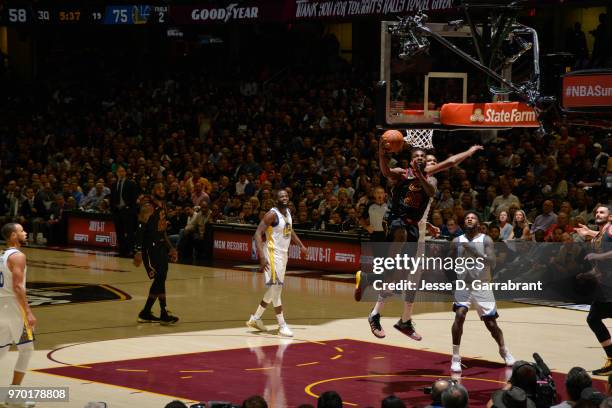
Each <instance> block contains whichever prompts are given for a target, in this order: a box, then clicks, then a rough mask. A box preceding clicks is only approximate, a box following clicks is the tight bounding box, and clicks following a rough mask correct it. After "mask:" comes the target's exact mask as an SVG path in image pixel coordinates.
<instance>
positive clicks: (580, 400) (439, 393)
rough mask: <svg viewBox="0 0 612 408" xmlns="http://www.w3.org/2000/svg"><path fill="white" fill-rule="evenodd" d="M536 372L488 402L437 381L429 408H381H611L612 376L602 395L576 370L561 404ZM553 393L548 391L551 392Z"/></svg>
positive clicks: (399, 406) (261, 405) (519, 365)
mask: <svg viewBox="0 0 612 408" xmlns="http://www.w3.org/2000/svg"><path fill="white" fill-rule="evenodd" d="M537 370H538V368H537V367H536V365H535V364H532V363H528V362H526V361H517V362H516V363H515V364H514V366H513V367H512V373H511V376H510V379H509V380H508V382H507V383H505V384H504V386H503V387H502V389H500V390H497V391H495V392H493V394H492V395H491V396H490V397H489V399H488V401H480V400H478V401H477V399H478V398H475V399H472V400H470V395H469V392H468V390H467V389H466V388H465V386H463V385H462V384H461V382H460V380H456V379H438V380H436V381H434V382H433V384H432V385H431V386H430V387H426V389H425V390H426V391H427V393H428V394H429V395H430V396H431V400H430V401H429V403H428V404H422V403H420V404H419V403H414V402H413V403H411V402H409V401H405V400H402V399H400V398H398V397H397V396H395V395H390V396H387V397H385V398H384V399H383V400H382V401H381V403H380V407H381V408H406V407H425V408H436V407H448V408H468V407H469V406H470V405H472V406H486V407H487V408H514V407H522V408H551V407H552V408H569V407H583V408H609V407H611V406H612V383H611V380H612V376H610V377H609V378H608V383H607V385H606V389H605V391H603V392H602V391H600V390H597V389H595V388H594V387H593V381H592V379H591V376H590V375H589V374H588V373H587V371H586V370H585V369H584V368H582V367H573V368H572V369H571V370H570V371H569V372H568V374H567V377H566V378H565V383H564V384H563V385H561V384H558V385H555V387H559V389H558V390H557V391H562V392H563V395H565V399H563V401H561V399H560V398H559V397H558V394H557V396H556V397H554V396H553V395H554V394H555V392H553V393H548V392H547V391H544V388H542V381H540V382H538V380H539V378H538V372H537ZM544 383H546V381H544ZM561 387H563V390H561ZM550 389H551V388H548V390H550ZM220 404H221V403H220ZM196 406H197V407H198V408H200V407H202V405H199V406H198V405H196ZM219 406H221V405H219ZM222 406H224V407H225V406H229V405H227V404H226V405H222ZM316 406H317V408H342V407H343V401H342V397H341V396H340V395H339V394H338V393H337V392H336V391H326V392H324V393H322V394H321V395H320V396H319V397H318V399H317V404H316ZM192 407H194V406H192ZM241 407H242V408H267V407H268V405H267V403H266V401H265V400H264V399H263V398H262V397H260V396H257V395H255V396H252V397H249V398H247V399H246V400H245V401H244V402H243V403H242V405H241ZM166 408H187V405H185V404H184V403H182V402H181V401H172V402H170V403H169V404H168V405H166ZM299 408H314V406H313V405H310V404H302V405H299ZM370 408H373V407H370Z"/></svg>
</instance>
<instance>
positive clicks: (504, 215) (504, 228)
mask: <svg viewBox="0 0 612 408" xmlns="http://www.w3.org/2000/svg"><path fill="white" fill-rule="evenodd" d="M497 226H498V227H499V231H500V235H499V238H500V240H501V241H505V240H507V239H510V235H511V234H512V224H510V222H509V219H508V212H507V211H500V212H499V215H498V216H497Z"/></svg>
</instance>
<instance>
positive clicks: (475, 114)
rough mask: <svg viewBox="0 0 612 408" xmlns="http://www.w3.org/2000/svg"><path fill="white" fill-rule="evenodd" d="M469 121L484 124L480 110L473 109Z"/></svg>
mask: <svg viewBox="0 0 612 408" xmlns="http://www.w3.org/2000/svg"><path fill="white" fill-rule="evenodd" d="M470 121H471V122H484V121H485V117H484V115H483V114H482V109H480V108H476V109H474V112H473V113H472V116H470Z"/></svg>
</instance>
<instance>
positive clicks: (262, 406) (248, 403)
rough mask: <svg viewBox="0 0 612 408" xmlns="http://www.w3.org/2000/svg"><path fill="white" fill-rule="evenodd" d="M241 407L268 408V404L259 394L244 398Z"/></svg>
mask: <svg viewBox="0 0 612 408" xmlns="http://www.w3.org/2000/svg"><path fill="white" fill-rule="evenodd" d="M242 408H268V404H267V403H266V400H264V399H263V398H262V397H260V396H259V395H253V396H252V397H249V398H247V399H245V400H244V402H243V403H242Z"/></svg>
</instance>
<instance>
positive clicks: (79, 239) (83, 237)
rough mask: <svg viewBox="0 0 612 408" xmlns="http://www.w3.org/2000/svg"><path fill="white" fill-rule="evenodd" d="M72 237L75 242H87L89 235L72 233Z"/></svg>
mask: <svg viewBox="0 0 612 408" xmlns="http://www.w3.org/2000/svg"><path fill="white" fill-rule="evenodd" d="M72 239H73V240H74V241H76V242H89V235H87V234H74V236H73V237H72Z"/></svg>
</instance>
